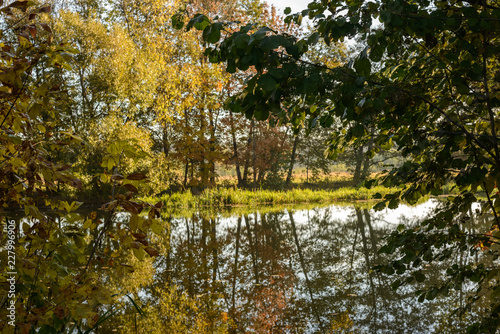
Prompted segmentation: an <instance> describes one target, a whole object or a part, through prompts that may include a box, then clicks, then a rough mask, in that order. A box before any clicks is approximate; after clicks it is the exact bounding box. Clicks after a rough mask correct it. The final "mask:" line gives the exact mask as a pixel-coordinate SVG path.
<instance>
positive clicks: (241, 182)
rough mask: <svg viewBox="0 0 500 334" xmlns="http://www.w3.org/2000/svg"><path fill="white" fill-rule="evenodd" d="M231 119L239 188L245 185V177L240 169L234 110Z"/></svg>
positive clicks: (230, 115)
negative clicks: (242, 176) (243, 177)
mask: <svg viewBox="0 0 500 334" xmlns="http://www.w3.org/2000/svg"><path fill="white" fill-rule="evenodd" d="M229 120H230V126H231V137H232V139H233V154H234V155H233V158H234V161H235V166H236V167H235V168H236V177H237V178H238V188H241V187H243V179H242V178H241V170H240V158H239V156H238V144H237V143H236V130H235V129H234V118H233V112H232V111H229Z"/></svg>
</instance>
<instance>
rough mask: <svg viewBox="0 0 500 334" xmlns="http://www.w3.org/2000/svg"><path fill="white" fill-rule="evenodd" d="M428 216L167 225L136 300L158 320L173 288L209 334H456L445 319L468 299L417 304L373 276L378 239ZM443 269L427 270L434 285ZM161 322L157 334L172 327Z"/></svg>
mask: <svg viewBox="0 0 500 334" xmlns="http://www.w3.org/2000/svg"><path fill="white" fill-rule="evenodd" d="M431 206H432V205H431ZM428 207H429V203H427V204H426V205H424V206H421V207H420V208H419V207H417V208H414V209H412V210H411V211H412V212H413V214H406V215H404V216H401V217H399V213H401V212H404V211H405V210H398V211H391V210H387V211H385V212H382V213H374V212H373V211H371V210H369V209H366V208H361V207H354V206H345V207H340V206H330V207H325V208H316V209H313V210H301V211H294V210H293V209H288V210H283V211H279V212H270V213H259V212H253V213H248V214H242V215H236V216H233V217H230V218H223V217H221V216H219V215H210V214H204V213H202V212H197V213H193V214H192V215H191V216H190V217H182V218H172V217H170V218H169V219H168V221H169V222H170V234H169V236H168V242H169V246H170V247H168V249H169V251H168V253H167V254H164V255H162V256H161V257H160V258H159V259H158V260H157V263H156V268H157V270H156V280H155V283H154V285H153V286H150V287H144V290H145V291H147V293H145V294H143V296H142V297H141V299H143V300H142V301H143V303H145V304H148V305H149V306H148V307H149V308H150V311H153V310H154V309H155V308H157V309H158V310H157V311H158V313H159V314H162V310H161V309H160V308H161V306H160V303H156V302H155V300H156V299H158V298H164V296H163V295H161V294H160V293H159V291H165V289H166V288H165V287H171V286H174V285H175V286H177V287H178V289H177V290H176V291H177V292H178V293H181V292H185V293H187V295H188V296H189V297H191V298H193V299H194V300H196V301H197V305H196V307H194V306H193V307H192V308H191V309H190V308H189V307H188V308H187V310H186V311H185V312H186V315H185V316H186V317H191V316H193V314H194V313H193V312H198V313H203V319H204V321H205V327H204V328H205V329H203V330H201V332H206V333H215V332H217V331H218V330H221V331H229V332H230V333H248V332H254V333H351V332H353V333H429V332H441V333H442V332H450V333H453V332H463V331H464V328H465V327H466V322H467V321H463V320H464V319H460V318H459V317H458V316H456V315H451V313H452V311H453V310H454V308H456V307H457V306H458V305H459V304H460V303H461V302H463V300H464V298H465V295H457V296H451V297H449V298H447V299H436V300H434V301H432V302H430V301H426V302H424V303H419V302H418V301H417V300H416V298H415V291H416V290H417V287H415V286H411V285H408V286H405V287H403V288H402V289H400V290H398V291H397V292H395V291H393V290H392V289H391V287H390V284H391V280H390V279H389V278H388V277H386V276H384V275H383V274H381V273H378V272H376V271H374V270H373V269H372V268H373V266H374V265H376V264H379V263H381V261H383V260H384V259H383V258H381V256H380V255H378V253H377V250H378V248H380V246H381V245H382V243H383V237H384V236H385V235H386V234H387V233H389V232H390V231H392V230H394V228H395V227H396V226H397V224H400V223H404V224H405V225H407V226H412V225H416V224H418V222H419V221H420V220H422V219H424V218H425V213H423V214H422V213H419V212H426V211H428V210H425V208H428ZM407 211H410V209H408V210H407ZM461 256H463V255H461ZM442 266H443V268H444V266H445V265H444V264H442ZM443 268H438V267H436V268H432V271H433V272H434V273H435V276H436V277H434V279H439V277H438V276H439V273H440V272H442V270H443ZM428 269H431V268H428ZM444 269H445V268H444ZM162 296H163V297H162ZM469 316H470V315H469ZM158 321H159V323H158V324H157V325H154V324H153V326H155V328H157V329H158V330H159V329H160V328H162V326H164V323H165V322H166V321H167V322H168V321H169V320H168V317H165V316H164V317H161V316H160V317H159V318H158ZM137 326H138V327H139V326H140V323H139V324H138V325H137ZM148 326H151V321H149V322H148ZM145 332H148V331H145ZM149 332H151V331H149ZM152 332H154V333H156V331H152ZM159 332H160V333H161V332H162V331H161V330H159ZM163 333H165V331H163Z"/></svg>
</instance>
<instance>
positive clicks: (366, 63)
mask: <svg viewBox="0 0 500 334" xmlns="http://www.w3.org/2000/svg"><path fill="white" fill-rule="evenodd" d="M354 69H355V70H356V72H357V73H358V74H359V75H360V76H362V77H368V76H369V75H370V72H371V63H370V60H369V59H368V58H364V57H360V58H358V59H356V61H355V62H354Z"/></svg>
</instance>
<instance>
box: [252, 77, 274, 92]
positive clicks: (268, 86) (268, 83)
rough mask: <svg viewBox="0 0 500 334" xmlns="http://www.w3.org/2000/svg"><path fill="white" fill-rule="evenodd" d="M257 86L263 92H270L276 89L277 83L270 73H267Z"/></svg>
mask: <svg viewBox="0 0 500 334" xmlns="http://www.w3.org/2000/svg"><path fill="white" fill-rule="evenodd" d="M257 85H258V87H260V88H262V89H263V90H265V91H268V92H270V91H273V90H275V89H276V85H277V83H276V80H274V78H273V77H272V76H271V75H270V74H269V73H266V74H263V75H261V76H260V78H259V80H258V81H257Z"/></svg>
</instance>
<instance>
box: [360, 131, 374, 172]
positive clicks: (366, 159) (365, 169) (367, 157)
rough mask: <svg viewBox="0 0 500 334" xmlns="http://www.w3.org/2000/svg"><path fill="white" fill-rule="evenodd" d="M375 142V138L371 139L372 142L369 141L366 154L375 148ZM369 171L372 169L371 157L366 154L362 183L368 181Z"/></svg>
mask: <svg viewBox="0 0 500 334" xmlns="http://www.w3.org/2000/svg"><path fill="white" fill-rule="evenodd" d="M374 140H375V138H374V137H372V138H370V140H369V141H368V144H367V146H366V147H367V151H366V152H370V150H371V149H372V148H373V142H374ZM369 169H370V157H369V156H368V154H364V161H363V169H362V171H361V178H360V182H363V181H364V180H366V178H367V177H368V171H369Z"/></svg>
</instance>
